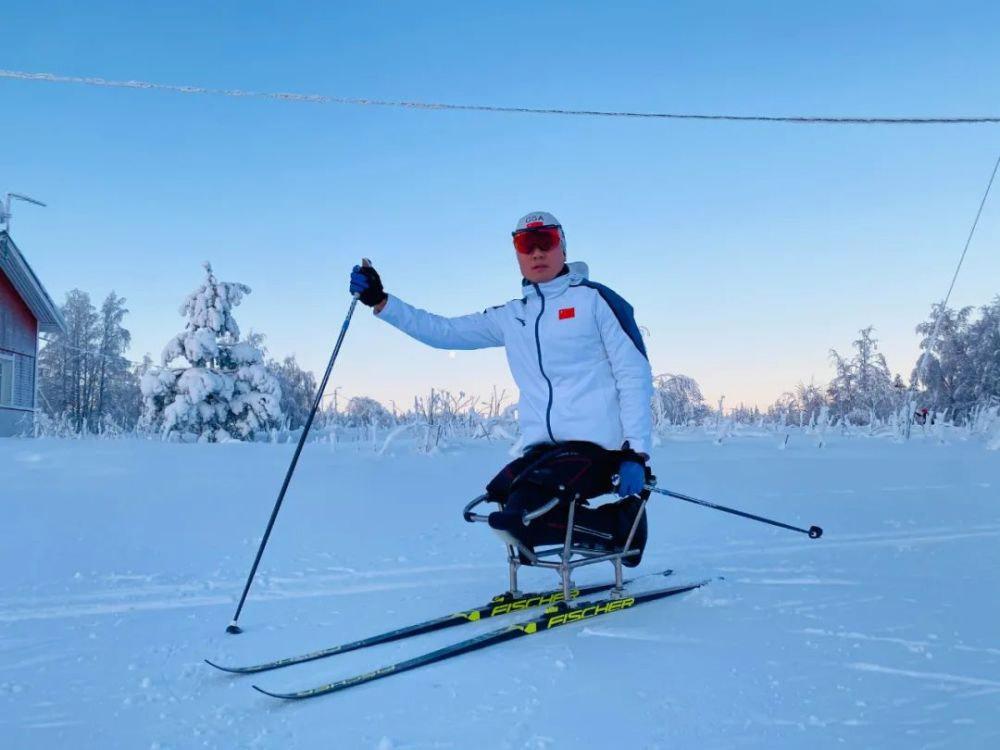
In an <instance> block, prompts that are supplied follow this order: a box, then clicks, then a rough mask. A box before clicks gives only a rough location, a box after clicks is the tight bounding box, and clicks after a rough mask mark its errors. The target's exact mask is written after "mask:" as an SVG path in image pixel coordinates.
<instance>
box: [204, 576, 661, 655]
mask: <svg viewBox="0 0 1000 750" xmlns="http://www.w3.org/2000/svg"><path fill="white" fill-rule="evenodd" d="M671 573H673V571H672V570H664V571H661V572H660V573H653V574H651V575H657V576H669V575H670V574H671ZM640 577H645V576H640ZM635 580H637V579H636V578H632V579H627V580H626V581H625V583H626V584H628V583H631V582H632V581H635ZM612 588H614V584H613V583H600V584H593V585H590V586H580V587H577V588H574V589H572V590H571V591H570V598H572V599H576V598H578V597H581V596H590V595H591V594H599V593H601V592H602V591H608V590H610V589H612ZM562 601H563V592H562V589H553V590H551V591H542V592H538V593H534V594H521V595H520V596H517V597H513V596H511V595H510V592H506V593H503V594H500V595H498V596H494V597H493V599H491V600H490V602H489V603H488V604H484V605H483V606H481V607H476V608H475V609H471V610H466V611H464V612H455V613H453V614H450V615H444V616H443V617H436V618H434V619H432V620H425V621H424V622H418V623H415V624H413V625H407V626H406V627H402V628H398V629H397V630H389V631H387V632H385V633H379V634H378V635H373V636H369V637H368V638H362V639H361V640H358V641H351V642H350V643H343V644H340V645H339V646H331V647H329V648H324V649H320V650H319V651H311V652H309V653H307V654H300V655H298V656H289V657H286V658H283V659H276V660H274V661H269V662H264V663H262V664H253V665H250V666H244V667H227V666H225V665H222V664H216V663H215V662H213V661H209V660H208V659H205V663H206V664H208V665H210V666H212V667H215V668H216V669H221V670H222V671H223V672H230V673H232V674H256V673H258V672H269V671H270V670H272V669H281V668H282V667H290V666H292V665H293V664H304V663H305V662H309V661H316V660H317V659H325V658H327V657H328V656H335V655H337V654H346V653H347V652H348V651H357V650H358V649H362V648H368V647H370V646H377V645H379V644H381V643H391V642H392V641H398V640H402V639H403V638H411V637H413V636H417V635H423V634H424V633H432V632H434V631H437V630H444V629H446V628H451V627H455V626H456V625H464V624H465V623H468V622H478V621H480V620H486V619H489V618H490V617H499V616H501V615H507V614H511V613H512V612H520V611H522V610H526V609H532V608H534V607H549V606H552V605H555V604H559V603H561V602H562Z"/></svg>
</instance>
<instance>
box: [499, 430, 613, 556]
mask: <svg viewBox="0 0 1000 750" xmlns="http://www.w3.org/2000/svg"><path fill="white" fill-rule="evenodd" d="M621 459H622V453H621V451H610V450H607V449H605V448H602V447H601V446H599V445H595V444H594V443H587V442H582V441H572V442H566V443H560V444H558V445H538V446H534V447H532V448H530V449H529V450H528V451H527V452H526V453H525V454H524V455H523V456H521V457H520V458H517V459H515V460H514V461H511V462H510V463H509V464H507V465H506V466H505V467H503V469H501V470H500V472H499V473H498V474H497V475H496V476H495V477H494V478H493V479H492V480H491V481H490V483H489V484H488V485H486V492H487V493H488V494H489V496H490V497H491V498H493V499H495V500H498V501H500V502H501V503H502V508H501V510H500V511H499V513H494V514H491V518H490V525H491V526H493V527H494V528H502V529H505V530H507V531H509V532H510V533H512V534H514V536H516V537H517V538H518V539H519V540H520V541H521V542H523V543H524V544H526V545H527V546H529V547H535V546H537V545H540V544H558V543H561V542H562V541H563V540H564V539H565V536H566V520H567V516H568V512H569V504H570V503H571V502H576V503H577V508H576V511H575V519H574V523H573V526H574V539H576V540H577V541H582V542H587V541H591V542H593V543H595V544H603V545H608V544H610V545H613V544H614V542H615V541H616V540H617V537H618V536H619V535H620V530H619V526H620V522H619V519H620V514H619V513H618V512H617V508H615V509H612V508H610V507H608V506H604V507H602V508H588V507H586V502H585V501H586V500H589V499H590V498H593V497H597V496H599V495H604V494H607V493H609V492H611V491H612V490H613V489H614V488H613V487H612V484H611V478H612V477H613V476H614V475H615V474H617V473H618V467H619V466H620V464H621ZM555 497H558V498H559V499H560V501H561V502H560V503H559V505H558V506H557V507H555V508H553V509H552V510H551V511H549V512H548V513H546V514H544V515H543V516H541V517H539V518H537V519H536V520H535V521H533V522H532V523H531V524H530V525H529V526H527V527H526V526H524V523H523V521H522V517H523V514H524V513H525V512H530V511H533V510H535V509H537V508H539V507H541V506H542V505H544V504H545V503H547V502H549V501H550V500H552V499H553V498H555ZM588 537H590V538H589V539H588Z"/></svg>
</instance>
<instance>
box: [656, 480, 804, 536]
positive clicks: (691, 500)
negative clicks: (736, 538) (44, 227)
mask: <svg viewBox="0 0 1000 750" xmlns="http://www.w3.org/2000/svg"><path fill="white" fill-rule="evenodd" d="M646 489H647V490H649V491H651V492H658V493H659V494H661V495H666V496H667V497H673V498H676V499H677V500H685V501H687V502H689V503H694V504H695V505H703V506H705V507H706V508H714V509H715V510H721V511H722V512H723V513H732V514H733V515H734V516H741V517H743V518H749V519H750V520H752V521H760V522H761V523H766V524H770V525H771V526H778V527H779V528H782V529H788V530H789V531H798V532H799V533H801V534H806V535H808V537H809V538H810V539H819V538H820V537H821V536H823V529H821V528H820V527H819V526H810V527H809V528H808V529H803V528H800V527H798V526H792V525H790V524H787V523H782V522H781V521H775V520H774V519H771V518H764V517H763V516H755V515H754V514H753V513H746V512H744V511H742V510H736V508H727V507H726V506H725V505H718V504H717V503H710V502H708V501H707V500H699V499H698V498H696V497H691V496H690V495H682V494H681V493H680V492H671V491H670V490H661V489H660V488H659V487H654V486H652V485H649V484H647V485H646Z"/></svg>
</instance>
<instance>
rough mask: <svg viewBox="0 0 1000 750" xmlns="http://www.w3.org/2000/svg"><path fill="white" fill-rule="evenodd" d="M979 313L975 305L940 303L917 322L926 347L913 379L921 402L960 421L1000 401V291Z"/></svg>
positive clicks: (922, 341)
mask: <svg viewBox="0 0 1000 750" xmlns="http://www.w3.org/2000/svg"><path fill="white" fill-rule="evenodd" d="M979 313H980V315H979V318H978V319H973V308H972V307H965V308H962V309H961V310H952V309H950V308H942V307H941V305H935V306H934V309H933V311H932V313H931V317H930V319H928V320H926V321H924V322H923V323H921V324H920V325H918V326H917V333H920V334H921V335H922V337H923V338H922V339H921V342H920V348H921V350H922V353H921V355H920V357H919V359H918V360H917V364H916V366H915V367H914V370H913V376H912V380H913V382H914V383H915V384H916V385H917V387H918V389H919V397H918V398H919V404H920V405H921V406H925V407H927V408H929V409H931V410H933V411H936V412H943V413H945V414H946V415H948V417H949V418H951V419H955V420H957V421H959V422H963V421H964V420H966V419H967V418H968V417H969V416H970V415H971V414H972V412H973V411H974V410H975V409H977V408H979V407H988V406H991V405H995V404H996V403H997V402H998V401H1000V297H996V298H994V299H993V301H992V302H991V303H989V304H987V305H984V306H983V307H981V308H980V309H979ZM935 334H936V335H935ZM932 339H933V340H932Z"/></svg>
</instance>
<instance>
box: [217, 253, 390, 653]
mask: <svg viewBox="0 0 1000 750" xmlns="http://www.w3.org/2000/svg"><path fill="white" fill-rule="evenodd" d="M361 263H362V265H364V266H370V265H371V261H369V260H368V259H367V258H363V259H362V260H361ZM360 296H361V295H360V294H355V295H354V298H353V299H352V300H351V306H350V307H349V308H348V309H347V317H346V318H344V324H343V325H342V326H341V327H340V335H339V336H338V337H337V345H336V346H334V347H333V354H331V355H330V362H329V363H328V364H327V366H326V372H325V373H323V381H322V382H321V383H320V384H319V389H318V390H317V391H316V398H315V399H313V405H312V411H310V412H309V418H308V419H306V423H305V425H304V426H303V427H302V435H301V437H299V444H298V445H297V446H296V447H295V453H294V454H293V455H292V462H291V464H289V466H288V472H287V473H286V474H285V481H284V482H282V483H281V491H280V492H278V499H277V500H276V501H275V503H274V510H272V511H271V518H270V519H268V522H267V528H266V529H265V530H264V538H263V539H261V541H260V547H258V548H257V556H256V557H255V558H254V561H253V566H252V567H251V568H250V575H249V576H247V582H246V585H245V586H244V587H243V595H242V596H240V603H239V604H238V605H237V606H236V614H235V615H233V621H232V622H231V623H229V625H228V626H227V627H226V632H227V633H231V634H233V635H235V634H237V633H242V632H243V629H242V628H240V626H239V625H237V624H236V621H237V620H239V619H240V612H242V611H243V604H244V603H245V602H246V600H247V593H249V591H250V584H251V583H253V578H254V576H255V575H257V566H258V565H260V558H261V557H262V556H263V554H264V547H266V546H267V540H268V539H270V537H271V529H273V528H274V519H276V518H277V517H278V511H279V510H280V509H281V503H282V502H283V501H284V499H285V491H286V490H287V489H288V483H289V482H291V481H292V474H294V473H295V466H296V464H298V462H299V454H300V453H302V446H304V445H305V444H306V436H308V435H309V428H310V427H312V423H313V418H314V417H315V416H316V412H317V411H318V410H319V404H320V401H322V400H323V391H325V390H326V384H327V381H329V380H330V372H331V371H332V370H333V363H334V362H336V361H337V355H338V354H339V353H340V345H341V344H342V343H344V335H345V334H346V333H347V327H348V326H349V325H350V324H351V317H352V316H353V315H354V308H355V307H356V306H357V304H358V299H359V298H360Z"/></svg>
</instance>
